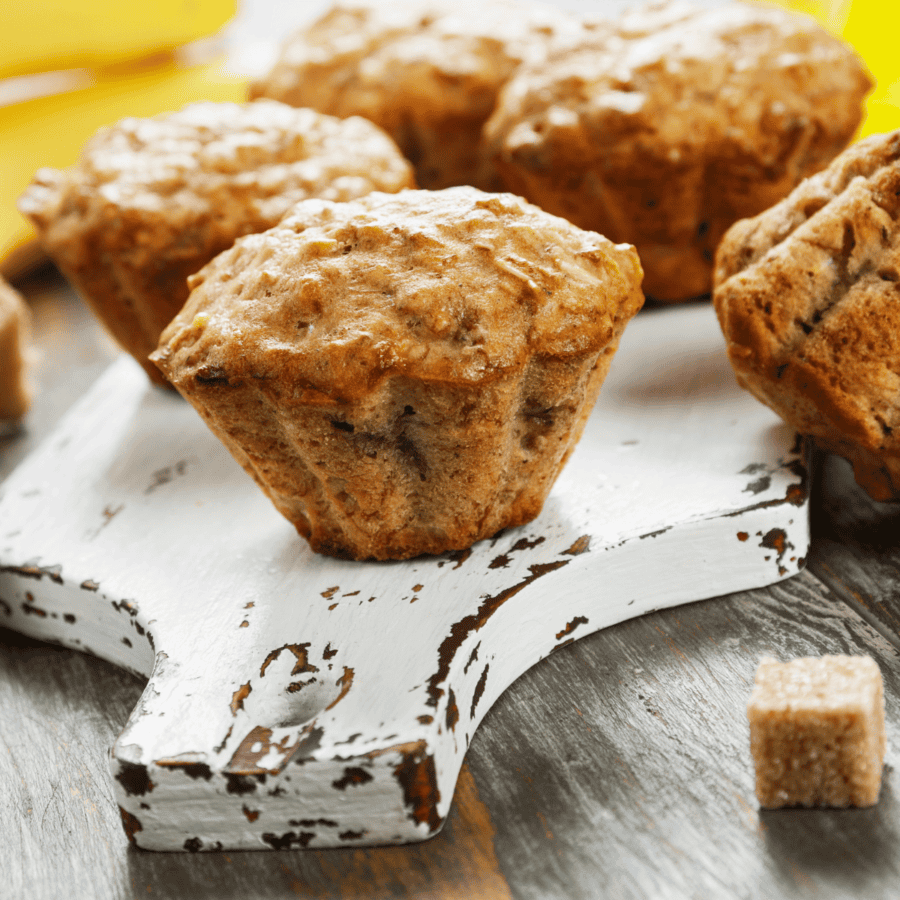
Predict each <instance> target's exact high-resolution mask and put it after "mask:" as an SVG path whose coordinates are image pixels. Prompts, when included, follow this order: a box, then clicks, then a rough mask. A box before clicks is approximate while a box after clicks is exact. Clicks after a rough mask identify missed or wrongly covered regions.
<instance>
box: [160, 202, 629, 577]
mask: <svg viewBox="0 0 900 900" xmlns="http://www.w3.org/2000/svg"><path fill="white" fill-rule="evenodd" d="M640 279H641V269H640V263H639V261H638V258H637V254H636V253H635V251H634V248H633V247H630V246H622V245H618V246H617V245H614V244H612V243H611V242H610V241H608V240H607V239H606V238H604V237H601V236H600V235H598V234H592V233H588V232H584V231H582V230H580V229H578V228H576V227H575V226H573V225H571V224H570V223H568V222H565V221H563V220H561V219H557V218H556V217H553V216H550V215H548V214H547V213H544V212H543V211H542V210H539V209H537V208H536V207H534V206H531V205H530V204H527V203H526V202H525V201H523V200H521V199H520V198H518V197H514V196H512V195H509V194H486V193H483V192H481V191H479V190H477V189H475V188H468V187H457V188H449V189H447V190H444V191H434V192H432V191H404V192H403V193H401V194H397V195H388V194H384V193H373V194H370V195H369V196H368V197H365V198H362V199H360V200H356V201H352V202H349V203H343V204H341V203H331V202H327V201H313V200H309V201H305V202H303V203H300V204H298V205H297V206H296V207H295V208H294V210H293V211H292V212H291V213H290V214H288V215H287V216H285V218H284V219H283V220H282V221H281V222H280V223H279V224H278V226H276V227H275V228H273V229H271V230H269V231H267V232H265V233H263V234H258V235H251V236H248V237H245V238H242V239H240V240H239V241H238V242H237V243H236V244H235V246H234V247H233V248H232V249H231V250H228V251H226V252H225V253H223V254H221V255H220V256H218V257H217V258H216V259H215V260H213V262H211V263H210V264H209V265H208V266H206V267H205V268H204V269H203V270H202V271H201V272H200V273H198V274H197V275H195V276H194V277H193V278H192V279H191V286H192V288H193V291H192V293H191V296H190V299H189V301H188V302H187V304H186V305H185V307H184V309H183V310H182V311H181V312H180V313H179V314H178V315H177V316H176V318H175V319H174V321H173V322H172V323H171V325H170V326H169V327H168V328H167V329H166V330H165V332H164V333H163V335H162V339H161V342H160V348H159V350H158V351H157V353H155V354H154V355H153V357H152V358H153V360H154V361H155V362H156V363H157V364H158V365H159V366H160V368H161V369H162V371H163V372H164V373H165V375H166V377H167V378H168V379H169V380H170V381H171V383H172V384H173V385H174V386H175V387H176V388H177V389H178V390H179V391H180V392H181V393H182V394H183V395H184V396H185V397H186V398H187V399H188V400H189V401H190V402H191V403H192V404H193V405H194V406H195V407H196V408H197V409H198V411H199V412H200V414H201V415H202V416H203V418H204V419H205V420H206V422H207V424H208V425H209V426H210V428H211V429H212V430H213V431H214V432H215V433H216V434H217V435H218V436H219V437H220V438H221V439H222V441H223V442H224V443H225V444H226V446H227V447H228V448H229V450H230V451H231V452H232V454H233V455H234V456H235V458H236V459H237V460H238V461H239V462H240V463H241V464H242V465H243V466H244V468H245V469H246V470H247V471H248V472H249V473H250V475H252V476H253V477H254V478H255V479H256V481H257V482H258V483H259V485H260V487H262V489H263V490H264V491H265V493H266V494H267V495H268V496H269V497H270V498H271V500H272V501H273V503H274V504H275V506H276V507H277V508H278V509H279V510H280V511H281V512H282V513H283V514H284V515H285V516H286V517H287V518H288V519H289V520H290V521H291V522H293V523H294V525H295V526H296V527H297V530H298V531H299V532H300V534H302V535H303V536H304V537H306V538H307V539H308V540H309V543H310V544H311V546H312V548H313V549H314V550H316V551H318V552H321V553H326V554H330V555H336V556H343V557H351V558H357V559H369V558H371V559H404V558H408V557H412V556H416V555H418V554H421V553H441V552H443V551H445V550H459V549H463V548H466V547H469V546H470V545H471V544H473V543H474V542H475V541H477V540H479V539H481V538H484V537H487V536H490V535H493V534H495V533H496V532H497V531H499V530H500V529H502V528H504V527H507V526H514V525H520V524H523V523H525V522H528V521H530V520H531V519H533V518H534V517H535V516H536V515H537V514H538V513H539V512H540V510H541V507H542V505H543V502H544V499H545V497H546V495H547V493H548V492H549V490H550V487H551V485H552V484H553V481H554V480H555V478H556V476H557V474H558V473H559V471H560V469H561V468H562V466H563V464H564V463H565V461H566V459H567V458H568V456H569V454H570V453H571V452H572V449H573V447H574V445H575V442H576V441H577V439H578V437H579V436H580V435H581V432H582V430H583V428H584V424H585V422H586V420H587V417H588V414H589V413H590V411H591V408H592V406H593V404H594V401H595V399H596V396H597V393H598V391H599V390H600V385H601V383H602V381H603V379H604V377H605V375H606V372H607V370H608V368H609V364H610V362H611V360H612V356H613V353H614V351H615V349H616V347H617V346H618V341H619V337H620V335H621V333H622V331H623V330H624V328H625V325H626V323H627V322H628V321H629V320H630V319H631V317H632V316H633V315H634V314H635V313H636V312H637V311H638V309H639V308H640V306H641V305H642V303H643V295H642V294H641V291H640Z"/></svg>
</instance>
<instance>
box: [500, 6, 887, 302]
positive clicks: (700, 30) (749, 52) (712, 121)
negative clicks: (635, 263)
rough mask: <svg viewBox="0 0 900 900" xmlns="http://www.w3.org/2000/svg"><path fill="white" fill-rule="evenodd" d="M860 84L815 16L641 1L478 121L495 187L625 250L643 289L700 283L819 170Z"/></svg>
mask: <svg viewBox="0 0 900 900" xmlns="http://www.w3.org/2000/svg"><path fill="white" fill-rule="evenodd" d="M870 87H871V83H870V81H869V78H868V75H867V74H866V71H865V69H864V67H863V65H862V63H861V62H860V60H859V59H858V58H857V57H856V56H855V54H854V53H853V51H852V50H851V49H850V48H849V47H847V46H846V45H844V44H842V43H841V42H840V41H838V40H837V39H835V38H833V37H831V36H829V35H828V34H827V33H826V32H825V31H823V30H822V28H820V27H819V26H818V25H817V24H816V23H815V22H814V21H813V20H812V19H810V18H808V17H806V16H800V15H794V14H790V13H787V12H785V11H783V10H778V9H774V8H767V7H764V6H756V5H750V4H747V3H731V4H727V5H724V6H721V7H714V8H703V7H698V6H694V5H692V4H689V3H681V2H672V3H666V4H653V5H650V6H648V7H645V8H642V9H639V10H635V11H633V12H630V13H628V14H626V15H625V16H623V17H622V18H621V19H620V20H618V21H617V22H616V23H611V24H610V26H609V28H608V29H607V30H606V31H603V30H597V31H595V32H594V33H593V34H592V35H589V36H586V37H585V39H584V40H583V41H582V42H581V43H580V44H578V45H577V46H575V47H573V48H572V49H570V50H568V51H567V52H566V53H561V54H557V55H554V56H551V58H550V59H549V60H548V61H546V62H545V63H542V64H540V65H526V66H523V67H522V68H521V69H520V70H519V72H518V73H517V74H516V75H515V76H514V77H513V78H512V79H511V80H510V81H509V82H508V83H507V85H506V87H505V88H504V89H503V91H502V92H501V95H500V98H499V100H498V103H497V109H496V111H495V113H494V115H493V116H492V117H491V119H490V120H489V121H488V123H487V125H486V126H485V143H486V147H487V151H486V152H488V153H489V154H490V155H491V156H492V157H493V158H494V159H495V161H496V164H497V166H498V168H499V170H500V173H501V175H502V177H503V179H504V182H505V184H506V187H507V189H508V190H512V191H514V192H516V193H519V194H522V195H523V196H525V197H527V198H528V199H529V200H530V201H532V202H533V203H537V204H538V205H540V206H541V207H543V208H544V209H546V210H548V211H549V212H552V213H554V214H555V215H559V216H564V217H565V218H568V219H570V220H571V221H572V222H574V223H575V224H577V225H580V226H581V227H582V228H588V229H592V230H594V231H599V232H600V233H601V234H606V235H608V236H609V237H611V238H612V239H613V240H617V241H628V242H629V243H632V244H634V245H635V246H636V247H637V249H638V252H639V253H640V256H641V262H642V264H643V266H644V270H645V273H646V277H645V281H644V291H645V292H646V294H647V295H648V296H649V297H653V298H655V299H657V300H663V301H670V302H674V301H680V300H685V299H689V298H691V297H695V296H699V295H702V294H706V293H708V292H709V290H710V287H711V283H712V265H713V254H714V251H715V247H716V245H717V244H718V242H719V240H720V239H721V237H722V235H723V234H724V233H725V231H726V230H727V228H728V226H729V225H731V224H732V223H733V222H735V221H736V220H737V219H741V218H746V217H748V216H753V215H756V214H757V213H759V212H761V211H762V210H764V209H766V208H768V207H769V206H771V205H772V204H774V203H775V202H777V201H778V200H780V199H782V198H783V197H784V196H786V195H787V194H788V193H789V192H790V191H791V189H792V188H793V187H794V186H795V185H796V184H797V183H798V182H800V181H801V180H802V179H803V178H804V177H806V176H808V175H811V174H812V173H814V172H816V171H818V170H819V169H821V168H823V167H824V166H825V165H827V163H828V162H830V160H831V159H832V158H833V157H834V156H836V155H837V154H838V153H839V152H840V151H841V150H842V149H843V148H844V147H845V146H846V145H847V143H848V141H849V140H850V138H851V136H852V135H853V133H854V131H855V130H856V127H857V125H858V124H859V122H860V121H861V117H862V105H861V104H862V100H863V97H864V96H865V94H866V93H867V91H868V90H869V88H870Z"/></svg>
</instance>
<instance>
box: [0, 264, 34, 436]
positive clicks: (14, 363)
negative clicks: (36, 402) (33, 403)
mask: <svg viewBox="0 0 900 900" xmlns="http://www.w3.org/2000/svg"><path fill="white" fill-rule="evenodd" d="M30 334H31V311H30V310H29V309H28V307H27V306H26V305H25V301H24V300H23V299H22V295H21V294H20V293H19V292H18V291H17V290H15V289H14V288H12V287H11V286H10V285H8V284H7V283H6V281H4V280H3V279H2V278H0V434H2V432H3V430H4V429H5V428H6V427H8V426H9V425H10V424H12V425H13V426H15V423H16V422H18V421H19V420H20V419H21V418H22V417H23V416H24V415H25V413H26V412H28V406H29V404H30V396H29V391H28V387H27V384H26V378H25V375H26V369H27V365H26V357H27V354H28V342H29V337H30Z"/></svg>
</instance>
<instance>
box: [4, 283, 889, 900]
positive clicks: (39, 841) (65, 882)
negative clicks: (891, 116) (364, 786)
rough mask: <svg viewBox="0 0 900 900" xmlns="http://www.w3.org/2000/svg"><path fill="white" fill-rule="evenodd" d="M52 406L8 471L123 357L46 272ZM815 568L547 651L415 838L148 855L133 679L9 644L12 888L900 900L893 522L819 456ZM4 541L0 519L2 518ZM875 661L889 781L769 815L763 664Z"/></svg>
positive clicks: (25, 644)
mask: <svg viewBox="0 0 900 900" xmlns="http://www.w3.org/2000/svg"><path fill="white" fill-rule="evenodd" d="M17 286H18V287H19V289H20V290H21V291H22V292H23V293H24V294H25V295H26V296H27V297H28V299H29V301H30V303H31V306H32V309H33V311H34V314H35V321H36V339H37V345H38V348H39V351H40V359H39V361H38V365H37V380H38V386H37V397H36V402H35V406H34V409H33V411H32V413H31V415H30V416H29V418H28V425H27V429H26V430H25V431H23V432H22V433H21V434H19V435H17V436H15V437H12V438H5V439H3V440H2V442H0V479H2V478H3V477H5V476H6V475H7V474H9V472H10V471H11V470H12V469H13V468H14V467H15V465H16V464H17V463H18V462H19V461H20V460H22V459H23V458H24V457H25V456H26V455H27V454H28V452H29V451H30V450H32V449H34V447H35V446H37V444H38V443H39V442H40V441H41V439H42V438H43V437H44V436H46V435H47V434H48V432H49V431H50V430H51V429H52V427H53V425H54V423H55V422H56V421H57V420H58V419H59V418H60V416H61V415H62V414H63V413H64V412H65V410H66V409H67V408H68V407H69V405H70V404H71V403H72V402H73V401H74V400H75V399H76V398H77V397H79V396H80V395H81V394H82V393H84V391H85V390H86V389H87V388H88V386H89V385H90V384H91V383H92V381H93V380H94V379H95V378H96V377H97V376H98V375H99V374H100V372H101V371H102V370H103V369H104V368H105V367H106V365H107V364H108V363H109V362H110V361H111V360H112V359H113V358H114V356H115V352H116V351H115V349H114V347H113V346H112V344H111V343H110V341H109V340H108V339H107V338H106V337H105V335H104V334H103V332H102V331H101V330H100V328H99V326H97V325H96V324H95V323H94V321H93V319H92V318H91V316H90V314H89V313H88V312H87V310H86V309H85V308H84V307H83V305H82V303H81V302H80V300H78V298H77V297H76V296H75V295H74V294H73V293H72V292H71V291H70V290H69V289H68V287H67V286H66V285H65V283H64V282H63V281H62V280H61V279H60V278H59V276H58V275H56V273H55V272H54V271H53V270H51V269H47V270H44V271H42V272H40V273H38V274H37V275H34V276H32V277H30V278H29V279H27V280H25V281H20V282H19V283H18V284H17ZM816 462H817V463H818V465H817V467H816V471H817V474H816V477H815V479H814V484H813V521H814V543H813V549H812V553H811V555H810V558H809V563H808V566H807V569H806V571H804V572H803V573H801V574H800V575H798V576H796V577H794V578H792V579H789V580H788V581H786V582H783V583H781V584H779V585H778V586H776V587H772V588H769V589H764V590H758V591H750V592H746V593H741V594H734V595H731V596H728V597H722V598H718V599H713V600H707V601H703V602H699V603H695V604H691V605H688V606H685V607H680V608H676V609H674V610H670V611H667V612H660V613H654V614H651V615H647V616H644V617H642V618H639V619H635V620H632V621H630V622H626V623H623V624H621V625H618V626H615V627H613V628H611V629H608V630H606V631H603V632H600V633H597V634H594V635H590V636H588V637H586V638H582V639H581V640H579V641H577V642H575V643H574V644H571V645H569V646H568V647H566V648H564V649H563V650H561V651H559V652H557V653H555V654H554V655H552V656H550V657H549V658H547V659H546V660H544V661H543V662H541V663H540V664H539V665H537V666H536V667H535V668H533V669H531V670H530V671H529V672H527V673H526V674H525V675H524V676H523V677H522V678H520V679H519V680H518V681H517V682H516V683H515V684H514V685H513V686H512V687H511V688H510V689H509V690H508V691H507V692H506V693H505V694H504V695H503V696H502V697H501V699H500V700H499V701H498V703H497V704H496V705H495V706H494V708H493V709H492V710H491V712H490V713H489V715H488V717H487V718H486V719H485V721H484V723H483V724H482V726H481V727H480V728H479V730H478V732H477V733H476V735H475V738H474V740H473V742H472V745H471V747H470V749H469V752H468V756H467V758H466V763H465V766H464V769H463V773H462V775H461V778H460V781H459V785H458V788H457V791H456V795H455V799H454V805H453V809H452V812H451V814H450V817H449V820H448V823H447V825H446V827H445V829H444V831H443V832H442V833H441V834H440V835H439V836H438V837H436V838H434V839H433V840H431V841H429V842H426V843H424V844H420V845H415V846H410V847H392V848H376V849H368V850H362V849H360V850H333V851H294V852H263V853H212V854H197V855H192V854H154V853H147V852H142V851H139V850H135V849H134V848H132V847H130V846H129V844H128V842H127V840H126V837H125V834H124V832H123V830H122V827H121V823H120V820H119V812H118V808H117V806H116V803H115V800H114V797H113V791H112V785H111V782H110V776H109V772H108V768H107V754H108V750H109V747H110V746H111V744H112V742H113V740H114V738H115V736H116V734H117V733H118V731H119V730H120V729H121V728H122V726H123V725H124V723H125V721H126V718H127V716H128V714H129V712H130V711H131V709H132V707H133V706H134V705H135V703H136V702H137V700H138V698H139V696H140V693H141V690H142V686H143V685H142V681H141V680H140V679H137V678H135V677H133V676H131V675H128V674H126V673H124V672H122V671H121V670H118V669H116V668H114V667H113V666H111V665H109V664H107V663H105V662H102V661H100V660H98V659H95V658H93V657H89V656H85V655H83V654H80V653H77V652H73V651H70V650H65V649H61V648H57V647H53V646H50V645H47V644H42V643H37V642H34V641H31V640H28V639H26V638H23V637H21V636H20V635H17V634H15V633H13V632H10V631H0V873H2V875H0V896H2V897H16V898H18V897H29V898H56V897H63V896H66V897H75V898H82V897H83V898H104V900H105V898H123V897H145V896H152V897H171V898H201V897H211V898H212V897H215V898H228V897H241V898H254V897H267V898H277V897H284V898H287V897H292V898H293V897H329V898H331V897H334V898H338V897H340V898H347V897H361V898H363V897H364V898H387V897H429V898H430V897H434V898H442V900H443V898H506V897H513V898H517V900H519V898H522V900H524V898H601V897H610V898H644V897H654V898H694V897H697V898H712V897H748V898H781V897H785V898H794V897H797V898H799V897H827V898H837V897H847V898H850V897H854V898H867V900H868V898H876V897H896V896H897V895H898V891H900V888H898V886H897V885H898V875H900V803H898V795H900V783H898V780H897V777H896V773H895V770H894V760H895V759H896V758H897V754H898V752H900V654H898V646H900V637H898V635H900V590H898V588H900V540H898V535H900V528H898V527H897V525H898V524H900V509H894V508H892V507H890V506H887V505H882V504H876V503H873V502H872V501H870V500H868V499H867V498H866V497H865V495H863V494H862V493H861V492H860V491H859V490H858V489H857V488H856V487H855V485H854V484H853V481H852V477H851V476H850V474H849V471H848V468H847V466H846V465H845V464H844V463H843V462H842V461H841V460H837V459H834V458H821V457H820V458H817V460H816ZM0 527H2V526H0ZM822 653H869V654H871V655H872V656H874V658H875V659H876V660H877V662H878V663H879V665H880V666H881V669H882V672H883V674H884V677H885V683H886V702H887V714H888V728H887V736H888V750H887V767H886V771H885V780H884V786H883V788H882V794H881V799H880V802H879V803H878V805H877V806H876V807H874V808H873V809H869V810H846V811H829V810H811V811H803V810H782V811H761V810H759V808H758V806H757V804H756V801H755V798H754V794H753V774H752V767H751V762H750V756H749V743H748V742H749V738H748V730H747V724H746V718H745V712H744V707H745V704H746V700H747V696H748V694H749V689H750V684H751V681H752V678H753V672H754V670H755V667H756V664H757V662H758V659H759V657H760V656H762V655H764V654H769V655H773V656H775V657H778V658H783V659H784V658H789V657H793V656H799V655H815V654H822Z"/></svg>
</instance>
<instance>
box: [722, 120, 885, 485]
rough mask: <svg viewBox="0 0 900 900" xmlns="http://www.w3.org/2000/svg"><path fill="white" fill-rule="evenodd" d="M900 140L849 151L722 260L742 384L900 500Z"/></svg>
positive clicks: (763, 218)
mask: <svg viewBox="0 0 900 900" xmlns="http://www.w3.org/2000/svg"><path fill="white" fill-rule="evenodd" d="M898 221H900V131H897V132H893V133H891V134H886V135H873V136H871V137H869V138H866V139H865V140H863V141H860V142H859V143H858V144H854V145H853V146H852V147H850V148H849V149H847V150H846V151H845V152H844V153H843V154H841V156H840V157H838V159H836V160H835V161H834V162H833V163H832V165H831V166H829V168H828V169H826V170H825V171H823V172H820V173H819V174H817V175H814V176H813V177H812V178H810V179H808V180H807V181H805V182H804V183H803V184H801V185H800V186H799V187H798V188H797V189H796V190H795V191H793V193H791V195H790V196H789V197H787V198H786V199H785V200H783V201H782V202H781V203H779V204H777V205H776V206H774V207H773V208H772V209H770V210H767V211H766V212H764V213H762V214H761V215H759V216H757V217H755V218H753V219H749V220H745V221H741V222H738V223H737V224H736V225H735V226H734V227H733V228H732V229H731V230H730V231H729V232H728V234H727V235H726V236H725V239H724V240H723V241H722V245H721V247H720V248H719V251H718V254H717V257H716V274H715V280H716V286H715V291H714V293H713V302H714V304H715V307H716V312H717V314H718V317H719V322H720V324H721V326H722V330H723V332H724V334H725V338H726V342H727V345H728V356H729V359H730V360H731V364H732V366H733V367H734V371H735V373H736V375H737V380H738V382H739V383H740V384H741V386H742V387H744V388H746V389H747V390H748V391H750V392H751V393H752V394H753V395H754V396H756V397H757V398H758V399H759V400H761V401H762V402H763V403H765V404H767V405H768V406H770V407H771V408H772V409H773V410H775V412H777V413H778V414H779V415H780V416H781V417H782V418H783V419H784V420H785V421H786V422H787V423H788V424H790V425H792V426H793V427H794V428H796V429H797V430H798V431H800V432H802V433H804V434H809V435H812V437H813V438H814V439H815V441H816V443H817V444H819V445H820V446H821V447H822V448H824V449H826V450H830V451H833V452H835V453H838V454H840V455H841V456H843V457H845V458H846V459H848V460H849V461H850V462H851V463H852V464H853V469H854V474H855V476H856V480H857V481H858V482H859V484H860V485H862V487H864V488H865V489H866V490H867V491H868V493H869V494H870V495H871V496H872V497H873V498H875V499H876V500H900V225H898Z"/></svg>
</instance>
